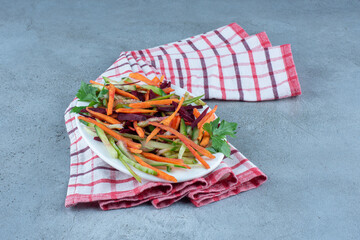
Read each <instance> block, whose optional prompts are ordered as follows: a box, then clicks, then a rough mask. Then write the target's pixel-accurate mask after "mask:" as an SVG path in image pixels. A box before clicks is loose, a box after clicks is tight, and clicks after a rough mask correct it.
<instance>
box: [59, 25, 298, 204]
mask: <svg viewBox="0 0 360 240" xmlns="http://www.w3.org/2000/svg"><path fill="white" fill-rule="evenodd" d="M194 46H195V48H196V50H195V49H194ZM270 47H271V45H270V42H269V40H268V39H267V37H266V34H265V33H260V34H257V35H254V36H249V35H248V34H247V33H246V32H245V31H244V30H243V29H242V28H241V27H240V26H238V25H237V24H235V23H233V24H230V25H227V26H225V27H221V28H219V29H216V30H214V31H211V32H208V33H205V34H201V35H198V36H195V37H192V38H188V39H185V40H182V41H179V42H175V43H172V44H167V45H163V46H160V47H156V48H152V49H145V50H140V51H133V52H125V53H122V54H121V55H120V57H119V58H118V59H117V60H116V61H115V63H114V64H113V65H112V66H110V67H109V69H108V70H107V71H106V72H105V73H103V74H102V75H101V76H108V77H111V78H112V79H117V78H121V77H123V76H126V75H128V74H129V73H130V72H141V73H144V74H146V75H147V76H149V77H152V76H155V75H157V76H160V74H163V73H165V75H166V77H167V79H170V80H171V81H172V83H173V84H177V85H180V86H184V87H185V88H186V89H187V90H188V91H190V92H193V93H196V94H195V95H197V93H199V92H201V89H203V92H205V93H206V92H207V93H206V94H207V98H220V99H240V100H244V101H253V100H255V101H257V100H268V99H275V98H282V97H286V96H296V95H299V94H300V87H299V84H298V82H297V77H296V76H294V75H290V74H289V72H291V71H292V72H293V73H295V75H296V72H295V68H294V67H293V66H292V65H293V61H292V57H291V52H284V53H285V54H282V55H281V56H280V55H277V57H273V56H275V55H272V54H273V53H272V52H273V51H272V49H271V48H270ZM284 47H285V48H287V49H285V50H287V51H290V49H289V48H288V47H287V45H285V46H284ZM266 49H267V50H266ZM164 50H165V51H164ZM249 50H250V51H252V53H251V54H249V53H248V51H249ZM258 51H259V52H261V51H262V53H263V54H265V57H266V55H267V54H268V55H270V56H271V57H270V58H265V60H263V61H265V63H263V62H261V61H260V59H259V60H258V59H257V56H258V53H257V52H258ZM277 51H279V50H277ZM280 51H281V47H280ZM229 52H230V54H229ZM245 52H246V53H247V56H248V59H249V60H250V57H249V56H250V55H252V56H253V59H254V62H253V63H250V64H247V67H248V65H250V68H251V73H256V74H255V75H256V78H252V82H253V86H254V87H253V88H251V87H249V86H248V85H249V84H248V83H245V82H250V81H251V78H246V77H243V76H245V75H242V74H243V72H242V71H241V67H242V66H243V65H242V64H239V63H243V62H246V60H244V59H245V57H244V56H245V54H244V53H245ZM266 52H267V53H266ZM196 54H197V55H198V56H199V57H197V55H196ZM240 56H241V57H240ZM243 58H244V59H243ZM255 59H256V61H255ZM266 59H267V60H266ZM289 59H290V60H289ZM281 60H282V61H283V65H282V66H283V67H284V68H285V70H281V69H278V68H276V69H275V68H274V66H276V67H278V66H277V64H278V63H275V62H276V61H279V62H280V61H281ZM255 62H256V63H258V64H260V65H261V66H263V65H265V66H267V67H268V68H267V69H268V74H267V75H268V77H269V78H270V82H271V87H264V86H263V85H262V83H260V82H261V81H262V79H263V76H262V75H266V72H265V73H264V72H261V74H258V73H257V72H256V71H257V65H256V64H255ZM178 63H180V64H178ZM204 63H205V65H203V64H204ZM219 63H220V65H219ZM206 64H211V65H214V64H216V67H212V66H211V65H206ZM229 65H230V66H232V68H233V69H234V71H235V73H236V74H235V76H236V77H237V76H238V75H239V76H240V79H237V80H236V84H233V85H231V84H228V83H230V82H229V81H228V77H227V75H226V74H227V73H225V74H224V72H226V71H227V70H226V69H227V66H229ZM260 65H259V66H260ZM278 65H279V64H278ZM270 66H271V67H272V68H271V67H270ZM235 67H237V68H238V70H235ZM198 69H202V70H203V69H205V70H206V73H207V74H205V73H204V71H202V78H201V79H197V78H195V77H194V78H193V77H192V74H193V73H196V71H199V70H198ZM211 69H218V71H219V72H216V71H213V70H211ZM274 69H275V70H274ZM262 70H263V69H262ZM290 70H291V71H290ZM278 72H282V73H285V75H286V76H288V81H287V82H286V81H285V80H282V81H280V80H279V79H280V78H279V77H278V76H277V75H276V76H275V74H277V73H278ZM208 73H210V74H208ZM214 74H215V75H216V74H217V75H218V76H223V77H218V78H217V82H216V81H215V77H214V78H212V76H211V75H214ZM194 76H197V75H194ZM259 76H260V77H259ZM204 77H205V78H207V84H208V85H207V86H208V88H207V89H208V91H206V81H204V80H203V78H204ZM210 79H211V80H210ZM273 79H275V80H273ZM293 79H296V81H295V80H293ZM98 80H101V77H99V78H98ZM239 81H240V85H239ZM256 81H257V84H258V87H256V86H255V85H256V83H255V82H256ZM284 81H285V82H284ZM209 83H210V84H209ZM274 83H275V87H276V89H277V97H275V93H274V91H273V90H272V93H273V96H272V97H269V96H270V95H269V94H268V93H267V94H265V92H264V91H265V90H267V89H273V85H274ZM241 84H242V85H241ZM278 85H280V86H281V85H287V86H288V88H283V87H279V86H278ZM201 86H202V87H201ZM239 86H240V88H239ZM242 86H247V88H246V89H245V88H244V87H242ZM294 86H295V88H296V89H295V90H294ZM210 89H215V90H210ZM224 89H226V91H225V95H224V94H223V93H224ZM284 89H285V90H284ZM289 89H290V90H289ZM291 89H293V90H291ZM228 92H230V93H228ZM231 92H237V93H238V95H237V97H234V96H235V94H231ZM241 92H242V94H241ZM245 92H253V93H254V94H253V95H255V96H256V98H255V99H254V96H253V95H247V94H245ZM259 96H260V99H258V97H259ZM264 96H265V97H264ZM75 105H76V100H74V101H73V102H72V103H71V104H70V106H69V107H68V109H67V110H66V112H65V123H66V127H67V131H68V134H69V137H70V142H71V146H70V161H71V164H70V180H69V185H68V192H67V197H66V202H65V205H66V207H70V206H74V205H76V204H78V203H88V202H98V203H99V206H100V207H101V208H102V209H103V210H108V209H117V208H126V207H132V206H136V205H139V204H142V203H145V202H151V203H152V204H153V205H154V206H155V207H156V208H162V207H167V206H169V205H171V204H172V203H174V202H176V201H178V200H180V199H181V198H183V197H188V198H189V199H190V200H191V202H192V203H193V204H194V205H195V206H197V207H200V206H203V205H206V204H208V203H211V202H214V201H218V200H221V199H223V198H226V197H229V196H232V195H235V194H238V193H240V192H243V191H246V190H250V189H253V188H256V187H258V186H259V185H261V184H262V183H264V182H265V181H266V176H265V174H263V173H262V172H261V171H260V170H259V169H258V168H257V167H256V166H255V165H254V164H252V163H251V162H250V161H249V160H248V159H246V158H245V157H244V156H243V155H242V154H241V153H240V152H239V151H238V150H236V149H235V148H234V147H233V146H232V150H231V158H225V159H224V160H223V161H222V163H221V164H220V165H219V167H218V168H216V169H215V170H214V171H213V172H212V173H211V174H209V175H207V176H204V177H202V178H198V179H194V180H191V181H188V182H184V183H159V182H148V181H145V180H144V181H143V183H138V182H137V181H136V180H135V179H134V178H132V177H130V176H129V175H126V174H123V173H121V172H119V171H117V170H115V169H113V168H112V167H111V166H109V165H108V164H106V163H105V162H104V161H102V160H101V159H100V158H99V157H98V156H97V155H96V154H95V153H94V152H93V151H92V150H91V149H90V148H89V146H87V144H86V143H85V142H84V140H83V139H82V137H81V135H80V133H79V131H78V130H77V128H76V124H75V122H74V119H75V114H73V113H70V109H71V108H72V107H73V106H75Z"/></svg>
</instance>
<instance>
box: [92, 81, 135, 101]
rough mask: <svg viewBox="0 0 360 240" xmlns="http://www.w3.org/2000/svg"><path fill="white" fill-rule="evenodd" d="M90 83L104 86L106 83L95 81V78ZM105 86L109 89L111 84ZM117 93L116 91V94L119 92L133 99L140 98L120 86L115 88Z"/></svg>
mask: <svg viewBox="0 0 360 240" xmlns="http://www.w3.org/2000/svg"><path fill="white" fill-rule="evenodd" d="M90 83H91V84H95V85H99V86H103V87H104V84H101V83H98V82H95V81H93V80H90ZM105 87H106V88H107V89H109V86H105ZM115 93H116V94H119V95H121V96H124V97H128V98H131V99H135V100H139V99H138V98H137V97H136V96H134V95H132V94H131V93H128V92H125V91H123V90H121V89H118V88H115Z"/></svg>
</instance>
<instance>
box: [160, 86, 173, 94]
mask: <svg viewBox="0 0 360 240" xmlns="http://www.w3.org/2000/svg"><path fill="white" fill-rule="evenodd" d="M163 91H164V93H166V94H169V93H171V92H173V91H175V89H172V88H171V87H168V88H164V89H163Z"/></svg>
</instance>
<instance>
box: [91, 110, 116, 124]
mask: <svg viewBox="0 0 360 240" xmlns="http://www.w3.org/2000/svg"><path fill="white" fill-rule="evenodd" d="M86 111H88V112H89V113H90V114H91V115H92V116H94V117H96V118H98V119H100V120H103V121H107V122H108V123H111V124H120V122H119V121H118V120H116V119H115V118H112V117H110V116H107V115H105V114H102V113H99V112H95V111H92V110H90V108H89V107H87V108H86Z"/></svg>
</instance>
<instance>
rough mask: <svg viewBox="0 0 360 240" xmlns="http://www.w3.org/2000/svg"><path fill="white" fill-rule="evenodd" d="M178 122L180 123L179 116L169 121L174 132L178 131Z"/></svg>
mask: <svg viewBox="0 0 360 240" xmlns="http://www.w3.org/2000/svg"><path fill="white" fill-rule="evenodd" d="M180 121H181V117H180V116H176V117H175V118H174V119H173V120H172V121H171V127H172V128H173V129H175V130H178V128H179V126H180Z"/></svg>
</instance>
